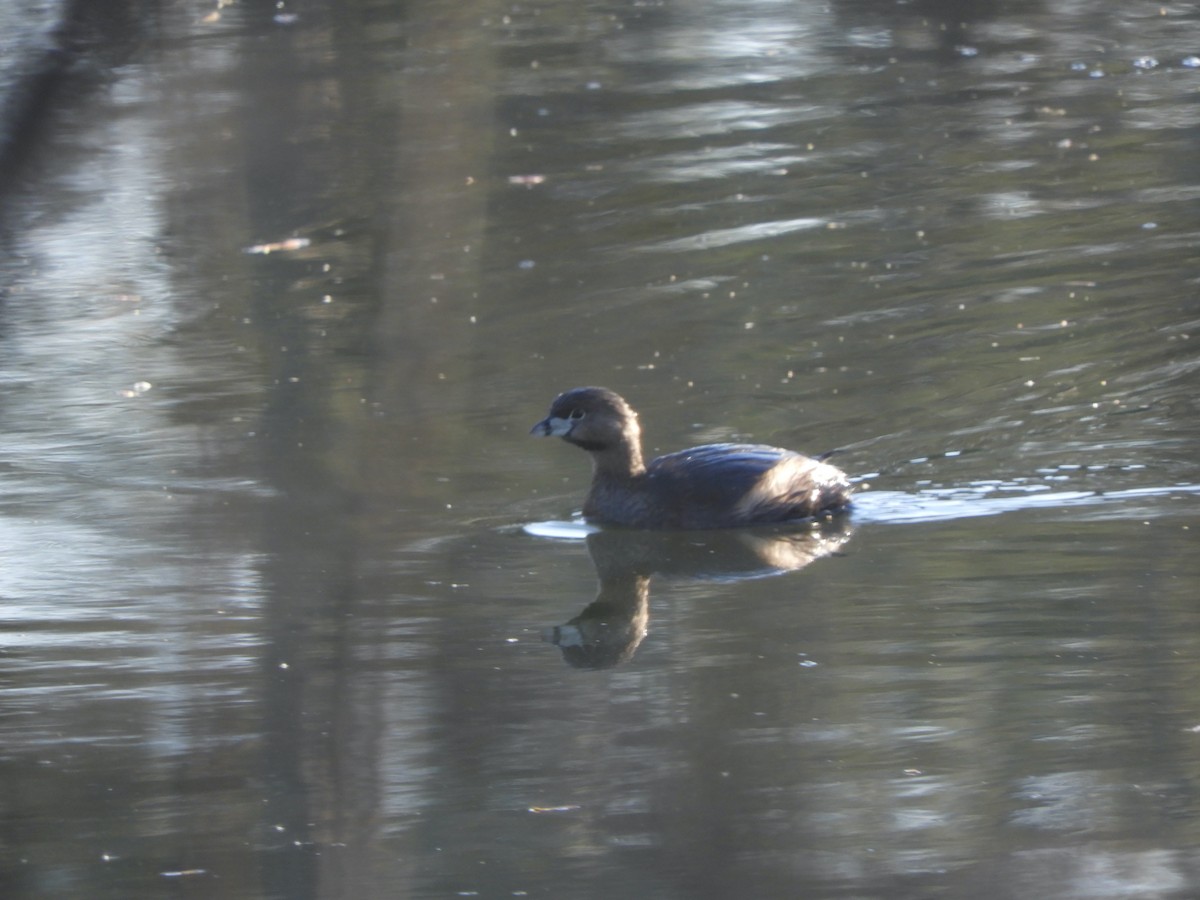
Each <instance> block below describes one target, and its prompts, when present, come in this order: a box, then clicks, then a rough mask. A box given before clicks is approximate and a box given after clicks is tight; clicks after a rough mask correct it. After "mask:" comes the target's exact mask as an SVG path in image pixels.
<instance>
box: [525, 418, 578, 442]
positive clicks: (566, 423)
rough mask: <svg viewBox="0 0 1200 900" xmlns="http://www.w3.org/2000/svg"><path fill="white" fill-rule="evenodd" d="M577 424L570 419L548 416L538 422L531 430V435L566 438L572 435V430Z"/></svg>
mask: <svg viewBox="0 0 1200 900" xmlns="http://www.w3.org/2000/svg"><path fill="white" fill-rule="evenodd" d="M574 424H575V423H574V422H572V421H571V420H570V419H561V418H559V417H558V416H547V417H546V418H544V419H542V421H540V422H538V423H537V424H536V425H534V426H533V428H531V429H530V431H529V433H530V434H535V435H537V436H538V437H565V436H566V435H568V434H570V433H571V428H572V427H573V425H574Z"/></svg>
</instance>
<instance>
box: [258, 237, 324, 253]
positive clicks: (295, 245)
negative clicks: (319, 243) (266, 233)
mask: <svg viewBox="0 0 1200 900" xmlns="http://www.w3.org/2000/svg"><path fill="white" fill-rule="evenodd" d="M311 243H312V241H310V240H309V239H308V238H303V237H295V238H288V239H287V240H286V241H274V242H273V243H270V244H254V245H253V246H251V247H247V248H246V249H245V251H244V252H246V253H252V254H255V255H257V256H267V255H269V254H271V253H283V252H286V251H289V250H303V249H304V248H305V247H307V246H308V245H309V244H311Z"/></svg>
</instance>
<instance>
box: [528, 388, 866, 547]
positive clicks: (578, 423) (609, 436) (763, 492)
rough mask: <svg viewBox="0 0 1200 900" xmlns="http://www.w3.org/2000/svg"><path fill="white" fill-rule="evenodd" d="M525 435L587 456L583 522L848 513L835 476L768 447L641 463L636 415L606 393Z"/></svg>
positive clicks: (701, 450)
mask: <svg viewBox="0 0 1200 900" xmlns="http://www.w3.org/2000/svg"><path fill="white" fill-rule="evenodd" d="M530 434H532V435H537V436H541V437H560V438H562V439H563V440H564V441H566V442H567V443H568V444H574V445H575V446H576V447H580V448H582V449H583V450H586V451H587V452H588V453H589V454H590V455H591V457H592V483H591V486H590V488H589V489H588V493H587V498H586V499H585V500H584V503H583V515H584V517H585V518H587V519H589V520H591V521H593V522H595V523H597V524H600V525H619V526H624V527H628V528H641V529H655V530H703V529H715V528H742V527H746V526H754V525H768V524H779V523H785V522H797V521H800V520H805V519H815V518H819V517H827V516H832V515H834V514H836V513H839V512H842V511H844V510H846V509H847V508H848V507H849V505H850V495H851V490H852V488H851V484H850V480H849V478H847V476H846V474H845V473H844V472H842V471H841V470H840V469H838V468H837V467H835V466H832V465H830V464H829V463H827V462H824V461H823V459H814V458H813V457H809V456H804V455H803V454H800V453H795V452H793V451H791V450H784V449H781V448H779V447H770V446H767V445H765V444H705V445H703V446H700V447H692V448H691V449H688V450H680V451H678V452H676V453H668V454H666V455H665V456H659V457H657V458H656V459H653V460H651V461H650V463H649V464H647V463H645V462H643V458H642V435H641V426H640V425H639V424H638V415H637V413H636V412H634V410H633V407H631V406H630V405H629V404H628V403H627V402H626V400H625V398H624V397H622V396H621V395H620V394H617V393H616V392H614V391H611V390H609V389H608V388H603V387H578V388H572V389H571V390H569V391H566V392H564V393H562V394H559V395H558V396H557V397H555V398H554V401H553V402H552V403H551V404H550V411H549V415H547V416H546V418H544V419H542V420H541V421H540V422H538V423H537V424H536V425H534V426H533V428H532V429H531V430H530Z"/></svg>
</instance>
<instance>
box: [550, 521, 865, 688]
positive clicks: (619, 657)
mask: <svg viewBox="0 0 1200 900" xmlns="http://www.w3.org/2000/svg"><path fill="white" fill-rule="evenodd" d="M850 535H851V530H850V527H849V522H848V519H847V517H845V516H842V517H839V518H837V519H834V520H832V521H828V522H821V523H814V524H813V525H812V526H810V527H807V528H804V529H803V530H779V529H772V530H754V531H712V532H648V531H633V530H625V529H611V530H604V531H596V532H593V533H592V534H589V535H588V536H587V547H588V553H589V554H590V555H591V558H592V563H593V565H595V567H596V574H597V577H598V578H599V581H600V589H599V591H598V592H597V594H596V599H595V600H593V601H592V602H591V603H589V604H588V605H587V606H586V607H585V608H584V609H583V611H582V612H580V613H579V615H577V616H575V617H574V618H573V619H571V620H570V621H568V622H567V623H566V624H564V625H557V626H554V627H552V628H547V629H545V631H544V632H543V633H542V639H543V640H544V641H546V642H547V643H552V644H555V645H557V646H558V648H559V649H560V650H561V651H562V655H563V659H564V660H565V661H566V662H567V663H568V664H569V665H571V666H572V667H574V668H577V669H607V668H611V667H613V666H617V665H620V664H622V663H625V662H627V661H628V660H629V659H631V658H632V657H633V655H634V653H635V652H636V651H637V648H638V646H639V645H640V644H641V642H642V639H643V638H644V637H645V636H646V633H647V630H648V626H649V620H650V609H649V603H650V579H651V576H652V575H666V576H668V577H676V578H696V579H703V580H717V581H726V580H729V581H738V580H742V579H748V578H764V577H768V576H772V575H780V574H783V573H785V572H794V571H796V570H797V569H802V568H804V567H805V566H807V565H808V564H809V563H811V562H814V561H815V560H818V559H820V558H821V557H823V556H829V555H830V554H832V553H834V552H836V551H837V550H838V549H839V548H841V547H842V546H843V545H844V544H845V543H846V542H847V541H848V540H849V539H850Z"/></svg>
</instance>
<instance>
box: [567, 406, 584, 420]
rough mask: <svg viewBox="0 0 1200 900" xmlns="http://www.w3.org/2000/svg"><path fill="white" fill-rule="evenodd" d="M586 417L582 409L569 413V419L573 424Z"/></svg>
mask: <svg viewBox="0 0 1200 900" xmlns="http://www.w3.org/2000/svg"><path fill="white" fill-rule="evenodd" d="M584 415H585V413H584V411H583V410H582V409H573V410H571V411H570V412H569V413H567V418H568V419H570V420H571V421H572V422H578V421H579V420H580V419H582V418H583V417H584Z"/></svg>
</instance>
